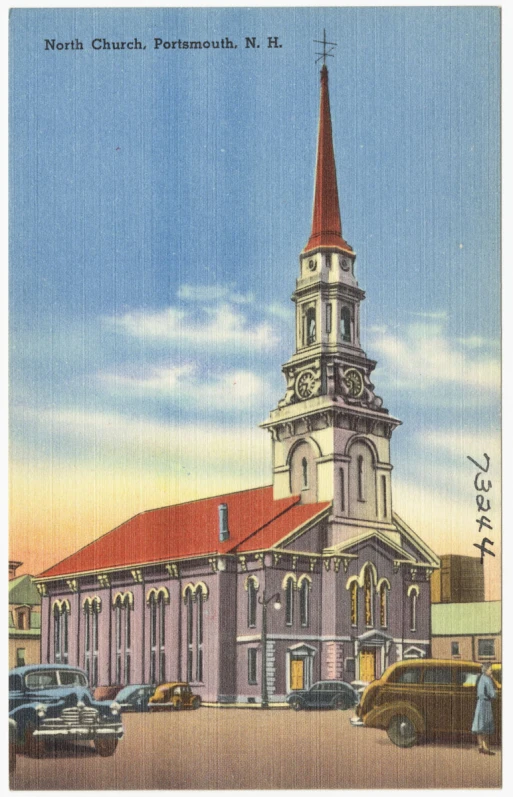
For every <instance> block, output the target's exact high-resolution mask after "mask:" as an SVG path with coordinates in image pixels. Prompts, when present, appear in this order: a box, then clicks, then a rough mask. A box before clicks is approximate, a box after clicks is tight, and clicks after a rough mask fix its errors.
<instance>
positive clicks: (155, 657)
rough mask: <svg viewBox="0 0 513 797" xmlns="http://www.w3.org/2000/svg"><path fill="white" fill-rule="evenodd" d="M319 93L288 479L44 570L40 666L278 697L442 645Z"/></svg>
mask: <svg viewBox="0 0 513 797" xmlns="http://www.w3.org/2000/svg"><path fill="white" fill-rule="evenodd" d="M320 95H321V96H320V119H319V138H318V148H317V166H316V175H315V195H314V207H313V220H312V229H311V234H310V237H309V239H308V243H307V244H306V246H305V248H304V249H303V251H302V252H301V254H300V256H299V278H298V279H297V282H296V289H295V291H294V294H293V297H292V298H293V301H294V303H295V307H296V317H295V340H296V345H295V351H294V353H293V354H292V356H291V357H290V359H289V360H288V362H287V363H285V365H284V366H283V373H284V376H285V380H286V392H285V395H284V397H283V399H282V400H281V401H279V402H278V406H277V407H276V409H274V410H272V411H271V413H270V417H269V418H268V419H267V420H266V421H265V422H264V423H263V424H262V426H263V428H264V429H267V430H268V431H269V433H270V435H271V437H272V460H273V461H272V473H273V483H272V485H271V486H266V487H259V488H255V489H251V490H245V491H242V492H238V493H231V494H228V495H222V496H216V497H211V498H206V499H202V500H198V501H193V502H190V503H185V504H178V505H173V506H167V507H164V508H161V509H153V510H149V511H146V512H142V513H140V514H139V515H136V516H135V517H133V518H131V519H130V520H128V521H126V522H125V523H123V524H122V525H120V526H118V527H117V528H115V529H114V530H112V531H110V532H109V533H107V534H105V535H104V536H102V537H100V538H99V539H97V540H95V541H94V542H92V543H91V544H89V545H87V546H86V547H84V548H82V549H81V550H80V551H78V552H77V553H75V554H73V555H72V556H69V557H68V558H67V559H64V560H63V561H62V562H59V563H58V564H56V565H54V566H53V567H50V568H49V569H48V570H46V571H45V572H44V573H42V574H41V575H40V576H39V577H38V579H37V583H38V589H39V591H40V594H41V597H42V606H41V617H42V621H41V624H42V661H43V662H60V663H63V662H67V663H69V664H74V665H78V666H80V667H83V668H84V669H85V670H86V671H87V673H88V675H89V679H90V682H91V683H92V685H93V686H94V685H100V684H101V685H107V684H129V683H136V684H143V683H153V684H157V683H160V682H163V681H188V682H190V683H191V685H192V686H193V689H194V691H195V692H196V693H198V694H200V695H201V697H202V699H203V701H204V702H210V703H218V704H219V703H235V702H245V703H247V702H249V703H262V704H263V705H266V704H267V703H272V702H281V701H283V699H284V697H285V695H286V694H287V693H289V692H291V691H293V690H295V689H304V688H308V687H309V686H311V685H312V684H313V683H314V682H315V681H318V680H325V679H338V680H345V681H348V682H350V681H354V680H361V681H371V680H373V679H374V678H377V677H379V676H380V675H381V673H382V672H383V670H384V669H385V668H386V667H388V666H389V665H390V664H392V663H393V662H395V661H398V660H400V659H404V658H410V657H411V658H418V657H423V656H427V655H429V653H430V577H431V575H432V573H433V571H434V570H435V569H437V568H438V567H439V559H438V557H437V556H436V554H434V553H433V551H431V550H430V548H429V547H428V546H427V545H426V544H425V543H424V542H423V541H422V540H421V539H420V538H419V537H418V535H417V534H415V532H414V531H413V530H412V529H411V528H409V526H408V525H407V524H406V523H405V522H404V521H403V520H402V519H401V518H400V517H399V516H398V515H397V513H396V512H395V511H394V509H393V506H392V484H391V478H392V465H391V462H390V439H391V437H392V433H393V431H394V429H395V428H396V426H398V425H399V423H400V421H398V420H397V419H396V418H394V417H393V416H392V415H391V414H390V413H389V412H388V410H387V409H385V408H384V407H383V402H382V399H381V398H380V397H379V396H377V395H376V394H375V392H374V385H373V383H372V381H371V375H372V371H373V370H374V368H375V365H376V363H375V362H374V361H373V360H371V359H369V358H368V357H367V355H366V354H365V352H364V351H363V350H362V348H361V345H360V303H361V302H362V301H363V299H364V298H365V294H364V292H363V291H362V290H361V288H359V286H358V283H357V280H356V276H355V259H356V255H355V252H354V251H353V249H352V248H351V246H350V245H349V244H348V243H347V242H346V241H345V240H344V238H343V237H342V225H341V220H340V210H339V200H338V190H337V179H336V170H335V156H334V151H333V140H332V129H331V115H330V103H329V94H328V70H327V68H326V66H325V65H324V66H323V67H322V70H321V86H320Z"/></svg>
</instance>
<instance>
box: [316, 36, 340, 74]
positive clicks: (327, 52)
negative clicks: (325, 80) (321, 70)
mask: <svg viewBox="0 0 513 797" xmlns="http://www.w3.org/2000/svg"><path fill="white" fill-rule="evenodd" d="M314 42H315V43H316V44H322V53H315V55H318V56H319V58H317V60H316V61H315V63H316V64H318V63H319V61H320V60H321V58H322V63H323V64H324V66H326V58H327V57H328V55H329V56H330V57H331V58H334V57H335V56H334V55H333V53H332V52H331V51H332V50H333V48H334V47H336V46H337V42H328V41H326V28H324V37H323V38H322V39H314ZM328 45H329V47H330V49H329V50H326V47H327V46H328Z"/></svg>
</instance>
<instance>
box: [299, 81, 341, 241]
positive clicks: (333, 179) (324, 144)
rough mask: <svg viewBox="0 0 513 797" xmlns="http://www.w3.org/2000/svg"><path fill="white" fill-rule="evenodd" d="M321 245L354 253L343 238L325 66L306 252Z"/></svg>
mask: <svg viewBox="0 0 513 797" xmlns="http://www.w3.org/2000/svg"><path fill="white" fill-rule="evenodd" d="M318 246H330V247H340V248H341V249H345V250H347V251H348V252H352V249H351V247H350V246H349V244H348V243H347V242H346V241H344V239H343V238H342V224H341V221H340V208H339V204H338V189H337V171H336V168H335V153H334V150H333V136H332V132H331V113H330V98H329V92H328V69H327V67H326V65H324V66H323V67H322V69H321V107H320V111H319V138H318V141H317V166H316V170H315V195H314V205H313V217H312V232H311V233H310V238H309V240H308V243H307V245H306V246H305V248H304V249H303V252H308V251H309V250H310V249H315V248H317V247H318Z"/></svg>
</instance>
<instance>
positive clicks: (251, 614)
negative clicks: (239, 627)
mask: <svg viewBox="0 0 513 797" xmlns="http://www.w3.org/2000/svg"><path fill="white" fill-rule="evenodd" d="M247 588H248V626H249V627H250V628H255V627H256V615H257V584H256V580H255V579H254V578H248V582H247Z"/></svg>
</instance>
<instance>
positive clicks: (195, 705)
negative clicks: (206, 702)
mask: <svg viewBox="0 0 513 797" xmlns="http://www.w3.org/2000/svg"><path fill="white" fill-rule="evenodd" d="M200 706H201V698H200V697H198V695H196V696H195V697H193V698H192V700H191V708H199V707H200Z"/></svg>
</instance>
